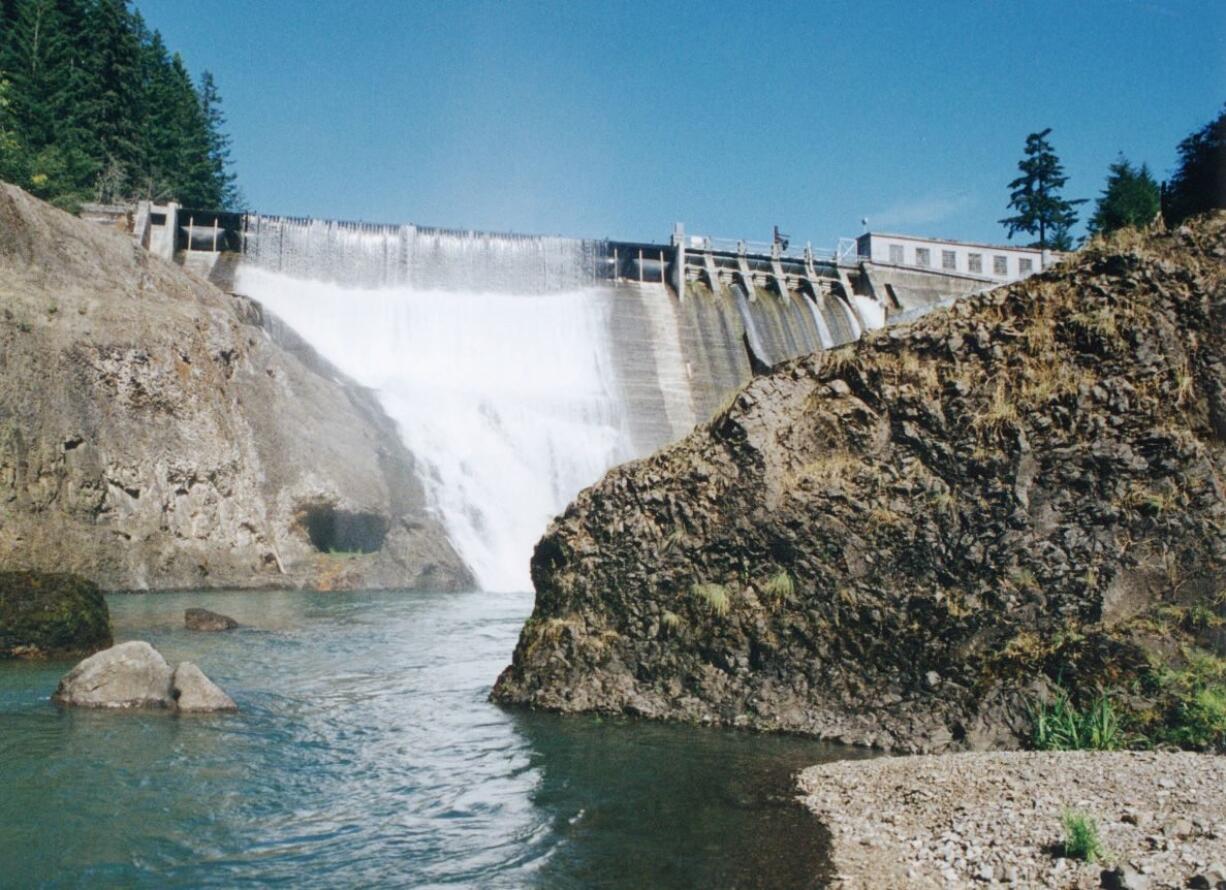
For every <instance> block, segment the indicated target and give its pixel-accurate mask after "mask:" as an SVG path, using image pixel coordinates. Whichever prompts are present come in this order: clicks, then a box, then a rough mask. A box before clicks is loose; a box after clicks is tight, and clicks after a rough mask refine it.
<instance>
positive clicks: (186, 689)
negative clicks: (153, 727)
mask: <svg viewBox="0 0 1226 890" xmlns="http://www.w3.org/2000/svg"><path fill="white" fill-rule="evenodd" d="M51 700H52V701H54V702H56V703H57V704H61V705H66V706H69V707H77V708H115V709H133V708H164V709H167V710H171V711H182V712H185V713H206V712H213V711H237V710H238V706H237V705H235V704H234V700H233V699H231V698H230V696H228V695H226V694H225V693H224V692H222V691H221V689H219V688H218V687H217V686H216V684H214V683H213V682H212V681H211V680H210V679H209V678H208V677H206V676H205V675H204V674H203V673H202V672H201V670H200V668H198V667H196V665H194V664H192V663H191V662H190V661H185V662H183V663H182V664H180V665H179V666H178V667H177V668H173V669H172V668H171V666H170V665H169V664H167V662H166V659H165V658H163V657H162V653H160V652H158V651H157V650H156V649H154V648H153V647H152V646H150V645H149V644H148V643H146V642H144V641H143V640H132V641H131V642H128V643H120V644H119V645H118V646H112V647H111V648H110V649H105V650H103V651H102V652H98V653H96V654H94V655H91V656H90V657H89V658H87V659H85V660H84V661H82V662H81V663H80V664H78V665H77V666H76V667H74V668H73V669H72V670H71V671H69V672H68V673H67V674H65V675H64V677H63V679H61V680H60V683H59V686H58V687H56V690H55V694H54V695H53V696H51Z"/></svg>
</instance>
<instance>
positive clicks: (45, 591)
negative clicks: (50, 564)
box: [0, 572, 112, 658]
mask: <svg viewBox="0 0 1226 890" xmlns="http://www.w3.org/2000/svg"><path fill="white" fill-rule="evenodd" d="M111 643H112V639H111V617H110V611H109V610H108V609H107V606H106V600H105V599H104V598H103V596H102V591H100V590H99V589H98V585H96V584H94V583H93V582H92V581H87V580H86V579H84V578H82V577H80V576H79V575H69V574H44V573H41V572H0V658H57V657H64V656H75V655H87V654H90V653H93V652H97V651H98V650H99V649H105V648H107V647H108V646H110V645H111Z"/></svg>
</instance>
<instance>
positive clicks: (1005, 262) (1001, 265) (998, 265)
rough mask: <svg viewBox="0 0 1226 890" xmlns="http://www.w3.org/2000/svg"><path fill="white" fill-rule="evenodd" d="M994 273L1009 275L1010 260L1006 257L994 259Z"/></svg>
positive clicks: (995, 257)
mask: <svg viewBox="0 0 1226 890" xmlns="http://www.w3.org/2000/svg"><path fill="white" fill-rule="evenodd" d="M992 273H993V274H995V275H1008V274H1009V258H1008V257H1004V256H994V257H992Z"/></svg>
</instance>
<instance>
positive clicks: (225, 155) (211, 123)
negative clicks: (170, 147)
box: [200, 71, 243, 210]
mask: <svg viewBox="0 0 1226 890" xmlns="http://www.w3.org/2000/svg"><path fill="white" fill-rule="evenodd" d="M200 108H201V112H202V113H203V115H204V122H205V125H206V126H207V128H208V137H209V173H210V175H211V176H212V178H213V181H214V183H215V184H216V187H217V189H218V191H219V193H220V195H221V201H220V203H219V205H218V206H219V207H221V208H222V209H224V210H239V209H241V207H242V204H243V199H242V196H241V195H240V194H239V191H238V187H237V186H236V185H235V182H236V180H237V179H238V177H237V176H235V175H234V174H233V173H232V172H231V171H230V163H231V162H230V137H229V136H227V135H226V133H225V130H224V129H223V128H224V127H225V124H226V117H225V114H223V113H222V110H221V93H220V92H218V90H217V83H216V82H215V81H214V80H213V74H212V72H211V71H205V72H204V74H202V75H201V77H200Z"/></svg>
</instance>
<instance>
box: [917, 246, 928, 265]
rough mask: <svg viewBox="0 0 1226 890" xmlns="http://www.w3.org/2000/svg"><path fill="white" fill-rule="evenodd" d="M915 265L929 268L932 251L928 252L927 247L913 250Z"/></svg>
mask: <svg viewBox="0 0 1226 890" xmlns="http://www.w3.org/2000/svg"><path fill="white" fill-rule="evenodd" d="M915 265H917V266H931V265H932V251H930V250H929V249H928V248H927V247H917V248H915Z"/></svg>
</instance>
